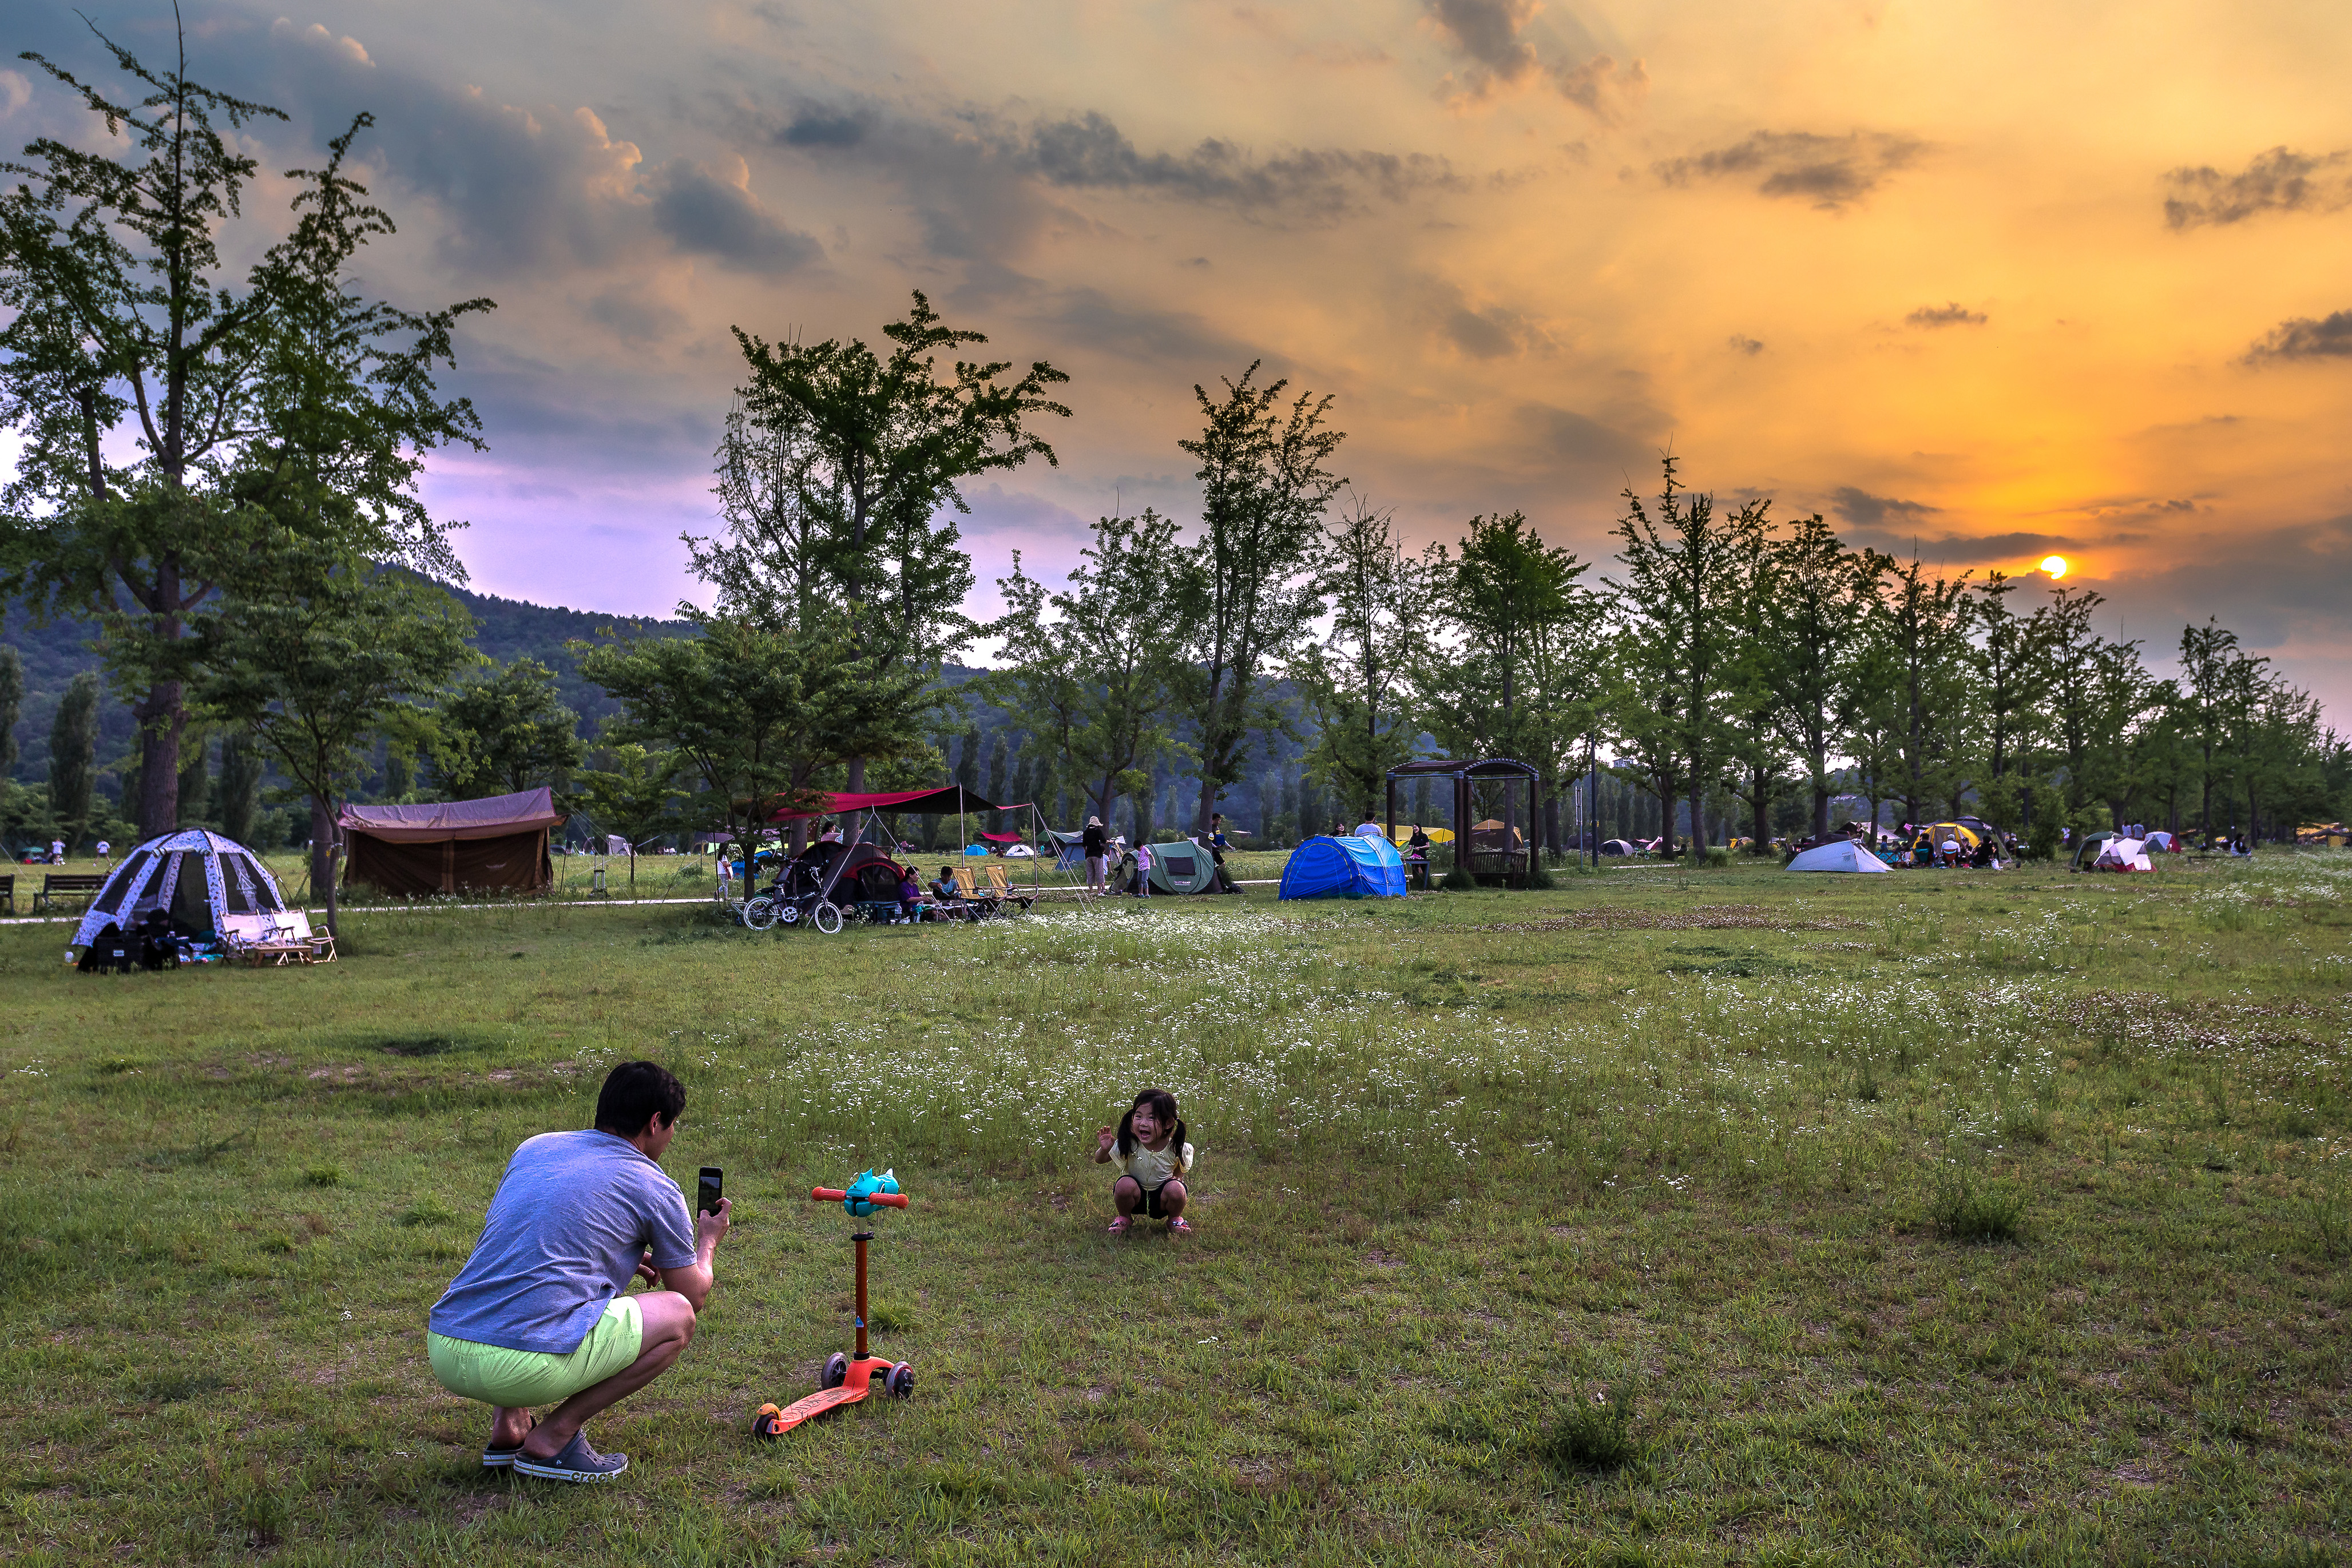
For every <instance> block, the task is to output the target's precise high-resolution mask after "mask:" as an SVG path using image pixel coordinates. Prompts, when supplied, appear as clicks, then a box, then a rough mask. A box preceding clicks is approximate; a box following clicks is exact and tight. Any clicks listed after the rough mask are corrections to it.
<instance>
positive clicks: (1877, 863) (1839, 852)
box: [1788, 839, 1886, 872]
mask: <svg viewBox="0 0 2352 1568" xmlns="http://www.w3.org/2000/svg"><path fill="white" fill-rule="evenodd" d="M1788 869H1789V870H1790V871H1863V872H1869V871H1885V869H1886V862H1885V861H1883V860H1880V859H1879V858H1878V857H1877V856H1876V855H1874V854H1872V853H1871V852H1869V851H1868V850H1866V849H1864V848H1863V847H1862V846H1861V845H1860V844H1858V843H1855V842H1854V841H1853V840H1852V839H1840V840H1838V841H1836V842H1835V843H1830V844H1816V845H1814V846H1813V847H1812V848H1811V849H1809V850H1807V851H1806V852H1804V853H1802V854H1801V855H1799V856H1798V857H1797V858H1796V859H1794V860H1792V861H1790V862H1789V865H1788Z"/></svg>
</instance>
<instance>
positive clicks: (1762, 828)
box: [1748, 771, 1771, 855]
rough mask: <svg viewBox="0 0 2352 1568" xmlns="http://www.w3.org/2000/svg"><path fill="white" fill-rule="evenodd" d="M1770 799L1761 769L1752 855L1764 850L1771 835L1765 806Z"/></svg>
mask: <svg viewBox="0 0 2352 1568" xmlns="http://www.w3.org/2000/svg"><path fill="white" fill-rule="evenodd" d="M1769 800H1770V797H1769V794H1768V793H1767V791H1766V790H1765V788H1764V775H1763V773H1762V772H1761V771H1759V772H1758V773H1757V775H1756V800H1755V807H1756V817H1755V821H1756V831H1755V841H1754V842H1752V843H1750V844H1749V845H1748V853H1749V854H1751V855H1760V854H1762V853H1763V852H1764V846H1765V841H1767V840H1768V839H1769V838H1770V837H1771V834H1770V832H1769V831H1767V830H1768V828H1769V824H1768V823H1767V822H1766V821H1765V820H1764V819H1765V815H1766V811H1765V808H1766V806H1767V805H1768V804H1769Z"/></svg>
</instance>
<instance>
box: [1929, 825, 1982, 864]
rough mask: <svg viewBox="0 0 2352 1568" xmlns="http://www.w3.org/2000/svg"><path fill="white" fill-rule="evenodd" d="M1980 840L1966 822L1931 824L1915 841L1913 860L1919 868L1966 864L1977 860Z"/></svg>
mask: <svg viewBox="0 0 2352 1568" xmlns="http://www.w3.org/2000/svg"><path fill="white" fill-rule="evenodd" d="M1986 831H1990V830H1989V829H1988V830H1986ZM1980 838H1981V835H1980V834H1979V832H1978V831H1977V830H1976V829H1974V828H1971V827H1969V825H1968V824H1967V823H1965V822H1957V821H1954V822H1930V823H1928V824H1927V826H1926V827H1924V828H1922V829H1920V830H1919V831H1918V832H1917V833H1916V835H1915V836H1914V837H1913V838H1912V840H1911V858H1912V861H1913V862H1914V863H1916V864H1918V865H1939V864H1940V865H1964V864H1966V863H1967V862H1969V861H1970V860H1973V859H1974V858H1975V857H1976V852H1977V845H1978V843H1979V841H1980Z"/></svg>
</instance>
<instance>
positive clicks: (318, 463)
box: [0, 28, 489, 834]
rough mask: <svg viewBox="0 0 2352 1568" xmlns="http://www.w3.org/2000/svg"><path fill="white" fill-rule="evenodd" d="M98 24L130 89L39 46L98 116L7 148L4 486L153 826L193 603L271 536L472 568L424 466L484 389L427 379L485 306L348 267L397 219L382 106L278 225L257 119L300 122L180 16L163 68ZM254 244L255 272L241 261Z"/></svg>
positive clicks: (139, 812) (15, 565) (13, 548)
mask: <svg viewBox="0 0 2352 1568" xmlns="http://www.w3.org/2000/svg"><path fill="white" fill-rule="evenodd" d="M93 31H95V29H94V28H93ZM98 37H99V42H100V44H101V45H102V46H103V47H105V49H106V50H107V52H108V54H109V55H110V57H111V58H112V61H113V64H114V66H115V68H117V70H119V72H120V73H121V75H122V76H123V77H124V78H128V81H129V92H128V94H127V95H118V94H117V93H114V92H110V91H109V90H108V89H105V88H103V87H101V86H100V85H97V84H95V83H92V82H87V81H84V80H82V79H81V78H79V77H77V76H75V75H74V74H73V73H72V72H70V71H68V70H67V69H66V68H64V67H62V66H60V65H58V64H57V63H56V62H54V61H51V60H48V59H46V58H43V57H39V56H37V55H27V56H26V58H27V59H29V60H31V61H32V62H33V63H34V64H35V65H37V66H38V67H39V68H41V69H42V70H43V71H45V72H46V73H47V75H48V77H49V78H50V79H51V80H52V81H53V82H55V83H56V84H57V85H58V87H60V88H62V89H64V90H65V92H66V93H68V95H70V96H71V97H72V98H74V99H78V100H79V103H80V105H81V107H82V108H83V109H84V110H87V111H88V112H89V115H90V116H91V117H92V118H93V120H95V121H96V122H97V124H98V125H100V126H102V127H103V132H102V134H93V135H89V136H85V137H71V138H61V137H42V138H39V139H37V140H36V141H33V142H32V143H31V144H29V145H28V146H26V148H25V150H24V152H23V153H22V154H21V156H20V157H19V158H18V159H16V160H14V161H10V162H5V163H0V172H5V174H6V175H7V176H8V177H9V178H10V181H11V183H10V186H9V188H8V189H7V190H6V191H5V193H0V319H5V325H0V426H5V428H6V429H8V430H9V431H10V432H12V433H13V434H14V435H15V436H16V439H17V440H18V442H19V443H20V449H19V452H18V455H17V461H16V476H15V477H14V478H13V479H12V480H11V481H10V482H9V483H8V485H7V486H5V490H0V593H5V594H7V595H10V596H14V597H16V598H19V599H22V600H25V601H28V602H29V603H30V604H31V605H32V606H33V608H34V611H35V612H36V613H37V614H38V615H44V616H61V617H86V618H89V619H94V620H95V621H97V622H99V624H100V627H101V628H102V629H103V631H104V633H105V639H104V648H105V653H106V658H107V662H108V671H109V674H110V677H111V679H112V682H113V684H114V685H115V686H116V687H117V688H118V689H120V690H122V691H124V692H127V693H129V694H130V695H131V697H132V699H133V700H132V703H131V712H132V714H133V716H135V717H136V718H137V720H138V723H139V728H140V744H139V776H138V779H137V782H136V785H135V786H134V788H133V789H132V790H131V800H130V804H131V807H132V809H133V811H134V814H135V815H136V817H137V819H138V821H139V825H140V830H141V831H142V833H147V834H153V833H161V832H168V831H171V829H172V828H173V826H174V825H176V821H177V818H178V814H179V810H178V781H179V778H180V773H181V758H180V747H181V742H182V737H183V732H184V729H185V727H186V724H187V718H188V695H187V688H188V683H189V681H190V680H191V679H192V678H194V677H195V676H196V675H197V674H198V673H199V672H198V669H197V665H196V664H195V659H196V655H197V650H198V644H199V639H198V638H197V635H196V632H197V631H198V626H197V623H198V622H200V621H201V620H202V619H203V618H204V617H205V615H207V614H210V613H212V612H215V611H216V610H218V609H220V608H221V607H223V606H225V605H226V604H229V603H232V602H234V601H236V599H237V597H238V596H239V595H240V594H241V593H242V592H244V590H243V588H241V587H240V585H239V582H238V573H239V571H240V570H242V569H243V567H244V565H245V563H246V562H247V560H248V559H250V558H251V557H252V556H253V554H254V553H255V552H256V550H257V549H261V548H263V540H264V539H265V537H266V536H267V535H268V533H269V532H270V531H271V530H289V529H290V530H292V531H293V532H295V533H297V534H299V535H302V536H303V537H306V538H309V539H310V540H311V541H312V542H314V543H317V544H320V545H322V546H326V547H329V548H330V549H332V550H333V551H335V552H337V553H339V554H340V555H344V556H354V557H357V556H364V557H367V558H369V559H376V560H399V561H403V562H405V563H406V564H409V565H411V566H415V567H417V568H419V569H421V570H426V571H428V572H430V573H432V574H434V575H436V576H439V577H443V578H447V579H451V580H458V579H462V577H463V575H464V574H463V572H462V570H460V569H459V568H458V565H457V559H456V557H455V556H454V555H453V554H452V553H451V551H450V549H449V546H448V540H447V533H448V528H449V525H447V524H446V523H444V522H442V521H440V520H438V519H436V518H434V517H431V516H430V515H429V514H428V513H427V512H426V510H425V506H424V504H423V501H422V499H421V498H420V495H419V491H418V488H417V484H418V480H419V477H420V476H421V474H422V472H423V467H424V464H425V459H426V457H427V456H428V455H430V454H431V453H432V452H433V451H434V450H435V449H436V448H438V447H441V446H445V445H447V444H452V443H457V444H474V445H478V444H480V426H479V422H478V419H477V418H476V417H475V414H474V411H473V409H472V407H471V406H470V405H469V404H468V403H467V401H466V400H465V399H463V398H457V399H454V400H445V399H443V398H441V397H440V396H439V395H438V393H437V392H436V389H435V386H434V380H433V374H434V371H435V368H436V366H438V365H444V364H447V363H449V362H451V361H452V356H453V353H454V349H453V343H452V339H453V333H454V330H455V328H456V326H457V321H458V319H459V318H461V317H462V316H464V315H466V314H467V313H468V312H470V311H475V310H482V309H488V308H489V302H488V300H484V299H471V300H467V301H465V302H463V303H461V304H458V305H454V306H450V307H448V308H444V309H441V310H436V311H428V312H425V313H416V312H412V311H408V310H404V309H401V308H396V307H394V306H392V305H389V304H384V303H381V302H376V301H371V300H369V299H367V298H363V297H362V294H361V293H360V292H359V290H358V288H357V287H355V285H354V284H353V283H352V271H353V264H354V260H355V258H356V256H357V255H358V253H359V252H360V251H361V249H362V247H363V246H366V245H367V244H368V242H369V241H370V240H372V239H373V238H376V237H378V236H381V235H387V234H389V233H391V232H392V221H391V219H390V218H389V217H388V216H386V215H385V214H384V213H383V211H382V210H381V209H380V208H377V207H375V206H373V205H372V204H370V203H369V202H368V200H367V192H366V189H365V188H364V187H363V186H362V185H360V184H358V183H356V182H355V181H353V180H352V178H351V176H350V175H349V174H348V173H347V172H346V167H345V161H346V157H347V155H348V153H349V152H350V150H351V147H352V142H353V140H354V139H355V138H356V137H357V136H358V135H359V133H360V132H361V131H363V130H365V129H366V128H367V127H368V126H369V125H371V124H372V123H373V120H372V119H371V117H369V116H368V115H365V114H362V115H359V116H358V117H356V118H355V119H354V120H353V121H352V125H351V127H350V129H349V130H348V131H346V132H345V133H344V134H343V135H342V136H341V137H339V138H337V139H336V140H335V141H333V142H332V143H331V146H330V156H329V158H328V161H327V162H326V163H325V165H324V166H323V167H322V168H319V169H314V170H295V171H291V172H289V175H288V180H289V184H290V187H291V189H292V191H293V193H294V194H293V198H292V214H291V216H292V222H291V225H290V226H289V232H286V233H285V234H284V236H283V237H282V238H279V239H278V240H277V241H276V242H275V243H274V244H273V243H268V236H267V234H266V233H265V232H249V231H248V230H247V228H246V227H245V226H244V225H243V222H242V220H243V215H244V214H243V203H244V199H245V196H246V194H247V190H248V189H249V187H251V186H252V184H253V183H254V182H255V181H256V180H257V177H258V174H259V169H260V165H259V162H258V160H257V157H256V156H255V154H254V152H252V151H251V149H252V148H253V147H254V146H255V145H256V141H255V139H256V137H257V135H258V134H259V133H260V131H261V130H262V128H263V127H264V126H266V125H267V124H268V122H270V121H272V120H284V119H285V118H286V116H285V115H284V114H283V113H281V112H280V111H279V110H276V109H273V108H271V107H269V106H268V105H267V104H263V103H257V102H253V101H251V100H248V99H240V98H236V97H234V96H232V95H230V94H227V93H225V92H221V91H219V90H217V89H212V88H207V87H205V86H203V85H201V84H200V83H198V82H196V81H195V80H194V79H192V78H190V76H189V75H188V65H187V42H188V40H187V36H186V34H185V32H184V31H183V32H182V33H181V35H180V37H179V53H178V56H177V57H176V59H175V61H174V63H173V66H172V67H171V68H169V69H165V70H158V69H154V68H150V67H149V66H148V65H146V64H144V63H142V61H141V60H140V59H139V58H138V57H136V56H134V55H132V54H131V52H130V51H129V50H128V49H125V48H123V47H121V46H119V45H117V44H115V43H113V42H112V41H111V40H110V39H108V38H107V37H105V36H104V35H103V34H100V35H98ZM269 226H271V225H268V223H267V221H266V220H256V222H255V225H254V229H255V230H257V231H262V230H266V229H267V228H268V227H269ZM240 252H244V253H247V254H251V253H253V252H259V253H260V259H259V260H258V261H256V262H254V263H252V264H251V265H250V267H246V268H244V269H243V270H242V272H241V273H240V271H239V270H238V269H237V268H236V267H235V266H234V265H233V264H232V262H231V261H230V260H229V259H228V257H229V256H234V255H236V254H238V253H240Z"/></svg>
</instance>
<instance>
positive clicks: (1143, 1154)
mask: <svg viewBox="0 0 2352 1568" xmlns="http://www.w3.org/2000/svg"><path fill="white" fill-rule="evenodd" d="M1116 1152H1117V1151H1116V1146H1114V1150H1113V1153H1114V1155H1116ZM1119 1166H1120V1168H1121V1169H1123V1170H1125V1171H1126V1172H1127V1174H1128V1175H1129V1176H1133V1177H1134V1178H1135V1179H1136V1180H1137V1181H1138V1182H1139V1183H1141V1184H1142V1186H1143V1190H1144V1191H1146V1192H1150V1190H1151V1189H1152V1188H1153V1187H1156V1186H1167V1185H1168V1183H1170V1182H1171V1181H1173V1180H1175V1179H1176V1178H1177V1177H1178V1176H1182V1175H1183V1174H1184V1173H1186V1172H1187V1171H1189V1170H1191V1169H1192V1145H1190V1144H1187V1145H1184V1150H1183V1154H1182V1155H1181V1157H1180V1156H1179V1155H1178V1154H1177V1151H1176V1146H1175V1145H1173V1144H1171V1145H1168V1146H1167V1147H1165V1148H1161V1149H1150V1148H1146V1147H1145V1146H1144V1145H1141V1144H1138V1145H1135V1152H1134V1153H1133V1154H1131V1155H1128V1156H1127V1158H1125V1159H1124V1160H1121V1161H1119Z"/></svg>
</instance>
